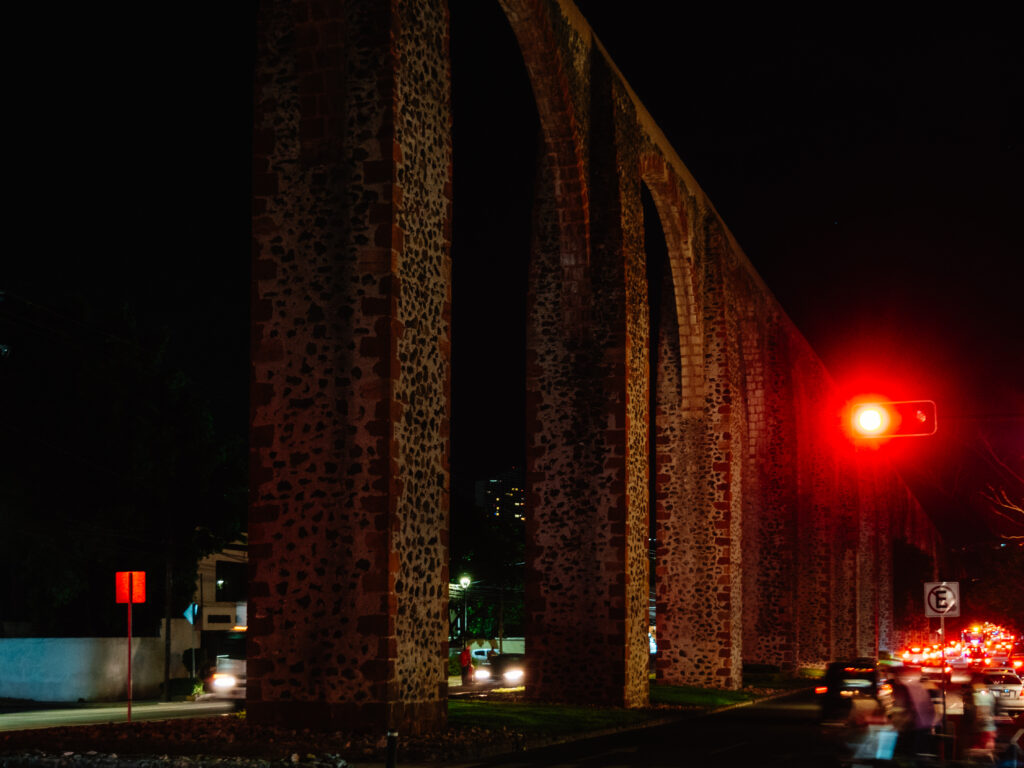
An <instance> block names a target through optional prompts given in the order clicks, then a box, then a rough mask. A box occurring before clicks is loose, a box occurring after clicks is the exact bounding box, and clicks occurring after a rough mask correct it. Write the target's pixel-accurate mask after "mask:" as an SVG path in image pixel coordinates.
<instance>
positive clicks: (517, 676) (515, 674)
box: [491, 653, 526, 686]
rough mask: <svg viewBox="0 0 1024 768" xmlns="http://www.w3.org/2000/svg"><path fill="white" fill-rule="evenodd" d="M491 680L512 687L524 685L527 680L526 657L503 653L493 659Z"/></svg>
mask: <svg viewBox="0 0 1024 768" xmlns="http://www.w3.org/2000/svg"><path fill="white" fill-rule="evenodd" d="M491 679H492V680H494V681H495V682H496V683H502V684H504V685H510V686H520V685H523V684H524V682H525V679H526V656H524V655H523V654H521V653H503V654H501V655H499V656H494V657H493V658H492V659H491Z"/></svg>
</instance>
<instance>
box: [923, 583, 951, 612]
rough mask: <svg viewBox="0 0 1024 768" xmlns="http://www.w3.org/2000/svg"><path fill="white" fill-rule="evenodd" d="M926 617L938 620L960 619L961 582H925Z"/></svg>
mask: <svg viewBox="0 0 1024 768" xmlns="http://www.w3.org/2000/svg"><path fill="white" fill-rule="evenodd" d="M924 615H925V616H928V617H930V618H936V619H937V618H944V617H945V618H956V617H958V616H959V615H960V582H959V581H929V582H925V585H924Z"/></svg>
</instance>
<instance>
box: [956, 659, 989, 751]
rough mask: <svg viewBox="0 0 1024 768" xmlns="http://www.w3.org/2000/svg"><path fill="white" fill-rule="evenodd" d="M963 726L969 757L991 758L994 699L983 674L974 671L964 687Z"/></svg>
mask: <svg viewBox="0 0 1024 768" xmlns="http://www.w3.org/2000/svg"><path fill="white" fill-rule="evenodd" d="M963 699H964V726H965V728H966V730H967V733H966V734H965V735H966V737H967V741H966V743H967V754H968V756H969V757H984V758H992V757H993V755H994V753H995V748H996V700H995V697H994V696H993V695H992V691H990V690H989V689H988V686H986V685H985V676H984V675H983V674H981V673H980V672H975V673H974V675H973V676H972V678H971V683H970V685H967V686H965V687H964V690H963Z"/></svg>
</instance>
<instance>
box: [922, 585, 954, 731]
mask: <svg viewBox="0 0 1024 768" xmlns="http://www.w3.org/2000/svg"><path fill="white" fill-rule="evenodd" d="M924 615H925V616H926V617H928V618H936V617H938V619H939V634H940V635H942V645H941V646H940V647H941V649H942V732H943V734H945V732H946V687H947V686H946V683H947V680H948V678H947V676H946V617H947V616H949V617H950V618H953V619H955V618H958V617H959V616H960V582H959V581H928V582H925V585H924Z"/></svg>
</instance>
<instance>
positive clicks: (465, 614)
mask: <svg viewBox="0 0 1024 768" xmlns="http://www.w3.org/2000/svg"><path fill="white" fill-rule="evenodd" d="M472 583H473V582H472V580H471V579H470V578H469V576H462V577H461V578H460V579H459V585H460V586H461V587H462V644H463V645H465V644H466V638H467V637H468V635H469V585H470V584H472Z"/></svg>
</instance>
